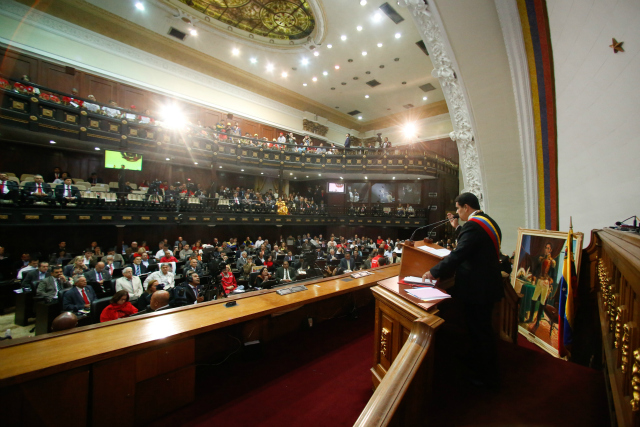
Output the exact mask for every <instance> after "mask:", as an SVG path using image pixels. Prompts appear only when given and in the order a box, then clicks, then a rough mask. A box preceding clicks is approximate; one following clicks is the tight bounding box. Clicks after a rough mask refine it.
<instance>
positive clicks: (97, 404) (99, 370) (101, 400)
mask: <svg viewBox="0 0 640 427" xmlns="http://www.w3.org/2000/svg"><path fill="white" fill-rule="evenodd" d="M135 367H136V357H135V356H133V355H132V356H127V357H120V358H118V359H115V360H113V361H107V362H100V363H96V364H95V365H93V378H92V380H93V381H92V383H93V386H92V389H93V399H92V402H93V408H92V412H91V416H92V419H93V426H94V427H100V426H105V427H113V426H115V425H131V424H133V422H134V417H135V405H134V404H135V391H136V377H135V375H133V372H134V371H135ZM116 408H117V410H114V409H116Z"/></svg>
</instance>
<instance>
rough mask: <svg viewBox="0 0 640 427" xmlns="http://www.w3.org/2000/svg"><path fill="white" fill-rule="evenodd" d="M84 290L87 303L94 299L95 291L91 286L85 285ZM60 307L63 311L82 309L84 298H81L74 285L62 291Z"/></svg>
mask: <svg viewBox="0 0 640 427" xmlns="http://www.w3.org/2000/svg"><path fill="white" fill-rule="evenodd" d="M84 292H85V293H86V294H87V298H88V299H89V303H91V302H93V301H94V300H95V299H96V293H95V292H93V289H91V286H85V287H84ZM62 309H63V310H64V311H73V312H75V311H78V310H84V299H82V296H81V295H80V292H78V291H77V288H76V287H75V286H74V287H73V288H71V289H69V290H68V291H67V292H65V293H64V297H63V298H62Z"/></svg>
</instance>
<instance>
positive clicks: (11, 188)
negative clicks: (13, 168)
mask: <svg viewBox="0 0 640 427" xmlns="http://www.w3.org/2000/svg"><path fill="white" fill-rule="evenodd" d="M5 184H6V186H7V188H8V189H9V191H18V188H19V186H18V183H17V182H15V181H9V180H7V181H5Z"/></svg>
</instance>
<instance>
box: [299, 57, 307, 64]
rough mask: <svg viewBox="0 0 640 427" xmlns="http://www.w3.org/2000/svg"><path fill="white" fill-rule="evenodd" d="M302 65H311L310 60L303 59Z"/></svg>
mask: <svg viewBox="0 0 640 427" xmlns="http://www.w3.org/2000/svg"><path fill="white" fill-rule="evenodd" d="M300 63H301V64H302V65H309V60H308V59H307V58H302V61H300Z"/></svg>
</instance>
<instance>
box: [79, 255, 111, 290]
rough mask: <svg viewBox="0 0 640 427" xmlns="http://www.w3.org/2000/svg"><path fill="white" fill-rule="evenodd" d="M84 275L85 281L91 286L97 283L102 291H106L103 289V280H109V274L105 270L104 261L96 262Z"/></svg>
mask: <svg viewBox="0 0 640 427" xmlns="http://www.w3.org/2000/svg"><path fill="white" fill-rule="evenodd" d="M84 277H86V278H87V282H88V283H89V284H90V285H92V286H93V285H94V284H97V285H98V286H99V287H100V288H102V289H103V291H106V290H105V289H104V285H105V282H110V281H111V274H109V272H108V271H105V268H104V263H103V262H102V261H100V262H99V263H97V264H96V266H95V268H94V269H93V270H89V271H87V272H86V273H84Z"/></svg>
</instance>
